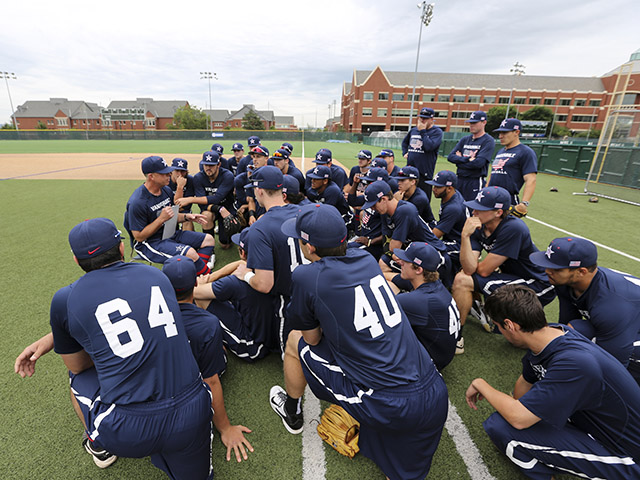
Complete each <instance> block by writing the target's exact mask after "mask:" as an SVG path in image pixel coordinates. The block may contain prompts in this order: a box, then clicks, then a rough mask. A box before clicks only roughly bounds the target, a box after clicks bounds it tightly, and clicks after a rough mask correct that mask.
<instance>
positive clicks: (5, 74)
mask: <svg viewBox="0 0 640 480" xmlns="http://www.w3.org/2000/svg"><path fill="white" fill-rule="evenodd" d="M0 78H4V83H5V84H6V85H7V94H8V95H9V105H11V116H12V117H13V124H14V125H15V127H16V132H19V131H20V129H19V128H18V119H17V118H16V115H15V110H14V109H13V100H11V90H9V80H17V79H18V77H16V74H15V73H13V72H11V73H9V72H0Z"/></svg>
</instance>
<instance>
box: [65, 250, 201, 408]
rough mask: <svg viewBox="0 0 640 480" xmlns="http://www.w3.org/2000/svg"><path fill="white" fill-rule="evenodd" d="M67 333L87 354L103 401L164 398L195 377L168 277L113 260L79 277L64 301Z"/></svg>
mask: <svg viewBox="0 0 640 480" xmlns="http://www.w3.org/2000/svg"><path fill="white" fill-rule="evenodd" d="M67 306H68V314H69V330H70V332H71V335H72V336H73V337H74V338H75V339H76V340H77V341H78V342H79V343H80V344H81V345H82V347H83V348H84V350H85V351H86V352H87V353H88V354H89V355H90V356H91V358H92V359H93V362H94V364H95V367H96V370H97V372H98V380H99V382H100V392H101V393H100V396H101V399H102V400H103V401H104V402H107V403H116V404H123V405H126V404H131V403H139V402H147V401H153V400H160V399H166V398H170V397H172V396H175V395H176V394H178V393H180V392H182V391H183V390H185V389H186V388H188V387H189V386H190V385H192V384H193V383H194V382H195V381H196V380H197V378H198V367H197V365H196V363H195V360H194V358H193V355H192V353H191V349H190V347H189V343H188V341H187V336H186V333H185V330H184V327H183V324H182V317H181V314H180V308H179V306H178V303H177V301H176V298H175V293H174V291H173V287H172V286H171V283H170V282H169V279H168V278H167V277H166V276H165V275H163V274H162V272H160V271H159V270H157V269H155V268H153V267H150V266H148V265H141V264H133V263H123V262H118V263H116V264H113V265H111V266H108V267H104V268H101V269H99V270H94V271H91V272H89V273H87V274H85V275H84V276H83V277H81V278H80V279H79V280H78V281H77V282H76V283H75V284H74V288H73V290H72V292H71V293H70V295H69V300H68V303H67Z"/></svg>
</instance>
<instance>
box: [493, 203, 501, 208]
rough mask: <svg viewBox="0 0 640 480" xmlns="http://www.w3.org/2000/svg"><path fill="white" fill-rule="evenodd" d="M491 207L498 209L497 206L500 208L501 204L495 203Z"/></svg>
mask: <svg viewBox="0 0 640 480" xmlns="http://www.w3.org/2000/svg"><path fill="white" fill-rule="evenodd" d="M493 208H495V209H498V208H502V204H501V203H496V204H495V205H494V206H493Z"/></svg>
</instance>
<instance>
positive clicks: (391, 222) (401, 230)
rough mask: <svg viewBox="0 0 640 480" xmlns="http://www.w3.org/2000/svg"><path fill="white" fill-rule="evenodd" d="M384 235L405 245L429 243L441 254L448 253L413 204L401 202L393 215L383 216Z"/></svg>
mask: <svg viewBox="0 0 640 480" xmlns="http://www.w3.org/2000/svg"><path fill="white" fill-rule="evenodd" d="M382 233H383V234H384V235H386V236H389V237H391V239H392V240H398V241H399V242H402V243H403V244H406V243H410V242H427V243H428V244H429V245H431V246H432V247H434V248H435V249H436V250H438V251H439V252H446V251H447V248H446V247H445V245H444V243H442V241H441V240H440V239H439V238H438V237H436V236H435V235H434V234H433V231H432V230H431V228H429V225H427V223H426V222H425V221H424V220H423V219H422V218H421V217H420V216H419V215H418V209H417V208H416V206H415V205H414V204H413V203H409V202H406V201H404V200H400V201H399V202H398V206H397V207H396V211H395V212H394V213H393V215H391V216H389V215H382Z"/></svg>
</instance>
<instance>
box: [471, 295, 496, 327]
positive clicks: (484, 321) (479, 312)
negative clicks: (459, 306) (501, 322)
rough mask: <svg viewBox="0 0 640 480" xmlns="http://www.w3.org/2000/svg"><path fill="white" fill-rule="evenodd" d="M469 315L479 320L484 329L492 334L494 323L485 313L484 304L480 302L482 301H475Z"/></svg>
mask: <svg viewBox="0 0 640 480" xmlns="http://www.w3.org/2000/svg"><path fill="white" fill-rule="evenodd" d="M469 315H471V316H472V317H473V318H475V319H476V320H478V321H479V322H480V324H481V325H482V327H483V328H484V329H485V330H486V331H487V332H489V333H491V331H492V330H493V322H492V321H491V319H490V318H489V317H488V316H487V314H486V313H484V308H483V307H482V303H481V302H480V300H474V301H473V304H472V305H471V310H469Z"/></svg>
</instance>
